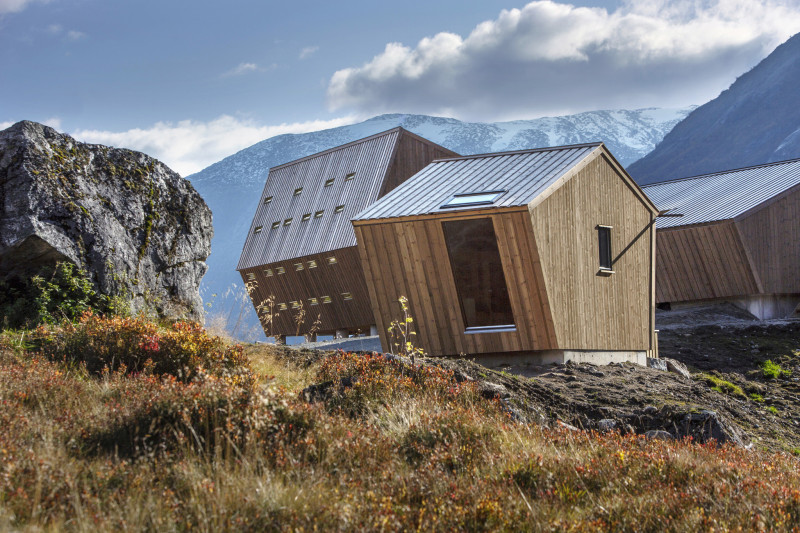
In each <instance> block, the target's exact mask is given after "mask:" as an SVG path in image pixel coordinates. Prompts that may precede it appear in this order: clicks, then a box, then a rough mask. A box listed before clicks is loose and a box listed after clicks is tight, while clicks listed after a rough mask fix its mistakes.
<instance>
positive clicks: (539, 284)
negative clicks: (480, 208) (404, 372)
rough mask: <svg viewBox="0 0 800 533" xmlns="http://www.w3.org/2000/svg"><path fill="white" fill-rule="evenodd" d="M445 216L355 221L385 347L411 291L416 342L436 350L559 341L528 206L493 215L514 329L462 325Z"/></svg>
mask: <svg viewBox="0 0 800 533" xmlns="http://www.w3.org/2000/svg"><path fill="white" fill-rule="evenodd" d="M483 216H484V217H485V216H486V215H483ZM473 217H474V215H473ZM443 218H444V217H432V218H426V219H421V220H415V219H411V220H408V219H407V220H402V221H397V222H380V223H365V224H359V225H357V226H356V235H357V237H358V242H359V245H358V248H359V253H360V254H361V262H362V265H363V268H364V272H365V275H366V280H367V286H368V288H369V295H370V299H371V301H372V302H373V306H374V309H375V318H376V321H377V324H378V327H379V330H380V334H381V342H382V343H383V346H384V348H385V349H389V348H390V339H389V338H388V336H387V331H386V329H387V328H388V326H389V325H390V323H391V321H392V320H393V319H396V318H399V317H400V313H401V310H400V305H399V304H398V303H397V300H398V298H400V297H401V296H406V297H407V298H408V299H409V303H410V307H411V314H412V316H413V317H414V321H415V324H416V331H417V337H416V344H417V345H419V346H420V347H422V348H423V349H424V350H425V351H426V352H427V353H429V354H431V355H457V354H459V353H465V354H481V353H497V352H513V351H529V350H546V349H553V348H556V347H557V346H556V343H555V329H554V325H553V318H552V316H551V315H550V312H549V307H548V305H547V301H546V295H545V292H544V289H543V279H542V272H541V265H540V262H539V258H538V256H537V247H536V242H535V240H534V235H533V232H532V231H531V227H530V223H529V221H528V216H527V213H526V212H525V211H516V212H508V211H506V212H501V213H498V214H493V215H491V219H492V221H493V223H494V230H495V234H496V235H497V239H498V248H499V252H500V257H501V261H502V263H503V271H504V274H505V278H506V283H507V285H508V290H509V298H510V300H511V307H512V310H513V313H514V318H515V322H516V326H517V331H515V332H503V333H478V334H465V333H464V329H465V328H464V320H463V317H462V316H461V308H460V305H459V300H458V295H457V294H456V287H455V282H454V280H453V273H452V270H451V267H450V260H449V257H448V253H447V247H446V245H445V240H444V232H443V230H442V225H441V220H442V219H443ZM454 218H456V217H450V218H448V220H453V219H454ZM457 218H470V215H469V214H467V213H465V214H464V215H463V216H460V217H457Z"/></svg>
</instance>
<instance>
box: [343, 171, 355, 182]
mask: <svg viewBox="0 0 800 533" xmlns="http://www.w3.org/2000/svg"><path fill="white" fill-rule="evenodd" d="M355 177H356V173H355V172H350V173H348V174H346V175H345V177H344V181H350V180H351V179H353V178H355Z"/></svg>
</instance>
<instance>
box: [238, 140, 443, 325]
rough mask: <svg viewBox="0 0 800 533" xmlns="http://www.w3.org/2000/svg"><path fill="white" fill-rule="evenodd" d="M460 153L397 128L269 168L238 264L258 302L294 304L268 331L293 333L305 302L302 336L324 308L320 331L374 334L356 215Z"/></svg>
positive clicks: (288, 305) (288, 306)
mask: <svg viewBox="0 0 800 533" xmlns="http://www.w3.org/2000/svg"><path fill="white" fill-rule="evenodd" d="M453 155H458V154H455V152H452V151H450V150H447V149H445V148H443V147H441V146H438V145H436V144H435V143H432V142H430V141H427V140H425V139H423V138H421V137H419V136H417V135H414V134H412V133H410V132H408V131H406V130H404V129H403V128H395V129H392V130H389V131H386V132H383V133H379V134H376V135H373V136H371V137H367V138H365V139H361V140H358V141H355V142H352V143H349V144H346V145H343V146H340V147H338V148H334V149H331V150H326V151H324V152H321V153H319V154H315V155H312V156H309V157H305V158H302V159H298V160H297V161H293V162H291V163H287V164H285V165H280V166H277V167H274V168H272V169H270V172H269V176H268V177H267V181H266V184H265V185H264V191H263V193H262V195H261V201H260V202H259V206H258V208H257V210H256V213H255V216H254V217H253V222H252V224H251V227H250V231H249V234H248V236H247V239H246V241H245V245H244V249H243V250H242V255H241V257H240V259H239V266H238V269H237V270H239V272H240V273H241V275H242V279H243V280H244V281H245V283H248V282H250V283H252V282H255V284H256V285H257V289H256V290H255V291H254V292H253V293H252V294H251V300H252V302H253V305H254V307H256V308H257V307H258V305H259V304H260V302H262V301H264V300H265V299H267V298H268V297H269V296H270V295H274V296H275V298H276V300H277V303H283V304H286V305H287V309H286V310H284V311H279V315H278V317H277V319H275V323H274V325H273V327H272V328H265V331H266V332H267V334H268V335H269V334H270V333H277V334H281V335H294V334H295V332H296V329H297V328H296V325H295V323H294V322H293V320H292V316H293V315H294V312H293V311H292V302H301V301H302V302H303V305H304V308H305V310H306V313H307V315H306V324H305V325H304V326H303V327H302V328H301V333H303V332H305V331H307V330H308V328H309V327H310V324H311V323H313V321H314V320H315V319H316V317H317V314H318V313H319V314H321V317H320V318H321V320H322V326H321V329H320V331H321V332H332V331H334V330H337V329H348V330H350V331H351V332H356V331H358V330H361V331H365V332H368V331H369V327H370V325H371V324H374V320H373V316H372V309H371V306H370V303H369V301H368V299H367V294H368V293H367V288H366V284H365V281H364V273H363V270H362V268H361V262H360V260H359V258H358V252H357V250H356V238H355V233H354V231H353V226H352V225H351V223H350V219H351V218H352V217H353V216H354V215H356V214H357V213H358V212H359V211H361V210H363V209H364V208H365V207H367V206H368V205H370V204H371V203H373V202H375V200H377V199H378V198H380V197H381V196H382V195H383V194H385V193H386V192H387V191H388V190H391V189H392V188H393V187H396V186H397V185H399V184H401V183H402V182H403V181H405V180H407V179H408V178H410V177H411V176H412V175H413V174H414V173H415V172H416V171H418V170H419V169H421V168H423V167H424V166H425V165H427V164H428V163H430V162H431V160H433V159H434V158H436V157H449V156H453ZM329 257H336V259H337V265H335V266H331V265H328V264H327V260H328V258H329ZM309 262H312V264H315V265H316V268H309V266H308V264H309ZM298 265H300V266H301V267H302V268H300V267H298ZM279 271H282V272H284V273H283V274H278V272H279ZM267 272H271V273H272V275H271V276H268V275H267ZM323 297H324V298H325V300H324V301H323ZM328 299H330V303H326V302H327V301H328ZM263 325H264V324H263V322H262V326H263Z"/></svg>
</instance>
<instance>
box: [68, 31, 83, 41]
mask: <svg viewBox="0 0 800 533" xmlns="http://www.w3.org/2000/svg"><path fill="white" fill-rule="evenodd" d="M84 37H86V34H85V33H83V32H82V31H75V30H69V31H68V32H67V39H69V40H70V41H78V40H80V39H83V38H84Z"/></svg>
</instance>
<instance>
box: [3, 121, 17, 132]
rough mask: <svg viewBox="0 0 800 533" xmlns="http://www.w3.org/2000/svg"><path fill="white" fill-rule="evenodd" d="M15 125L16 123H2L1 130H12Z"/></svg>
mask: <svg viewBox="0 0 800 533" xmlns="http://www.w3.org/2000/svg"><path fill="white" fill-rule="evenodd" d="M14 124H15V123H14V122H0V130H4V129H6V128H10V127H11V126H13V125H14Z"/></svg>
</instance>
